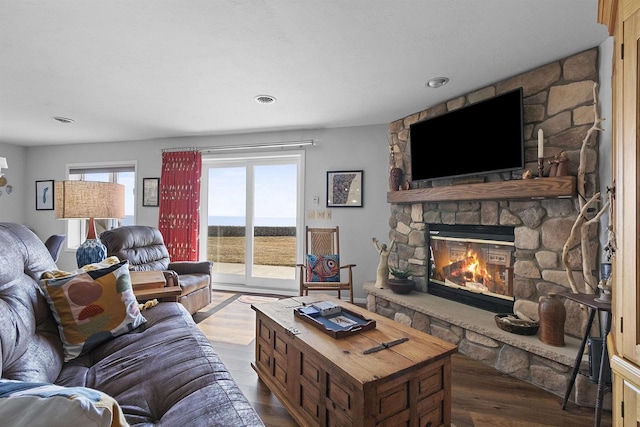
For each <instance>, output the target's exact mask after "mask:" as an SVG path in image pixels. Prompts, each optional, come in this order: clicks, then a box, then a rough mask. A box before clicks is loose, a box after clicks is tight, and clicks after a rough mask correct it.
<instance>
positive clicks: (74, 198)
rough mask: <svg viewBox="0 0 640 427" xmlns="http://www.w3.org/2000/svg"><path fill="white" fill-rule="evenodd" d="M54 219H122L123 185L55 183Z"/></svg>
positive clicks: (75, 182) (77, 182)
mask: <svg viewBox="0 0 640 427" xmlns="http://www.w3.org/2000/svg"><path fill="white" fill-rule="evenodd" d="M55 196H56V203H55V209H56V218H59V219H70V218H124V185H121V184H115V183H111V182H95V181H57V182H56V188H55Z"/></svg>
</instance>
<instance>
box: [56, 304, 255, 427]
mask: <svg viewBox="0 0 640 427" xmlns="http://www.w3.org/2000/svg"><path fill="white" fill-rule="evenodd" d="M144 315H145V318H146V319H147V322H146V323H144V324H143V325H142V326H140V327H139V328H137V329H135V330H134V331H132V332H130V333H129V334H126V335H122V336H120V337H118V338H116V339H114V340H111V341H107V342H104V343H103V344H102V345H100V346H98V347H96V348H95V349H94V350H93V351H91V353H89V354H85V355H81V356H79V357H77V358H75V359H73V360H71V361H70V362H68V363H65V365H64V367H63V369H62V372H61V373H60V377H59V378H58V379H57V380H56V384H60V385H65V386H85V387H90V388H97V389H100V390H102V391H104V392H105V393H107V394H109V395H110V396H112V397H114V398H115V399H116V400H117V401H118V403H119V404H120V406H121V407H122V409H123V411H124V412H125V416H126V417H127V420H128V421H129V423H130V424H132V425H137V424H140V425H154V424H158V425H166V426H193V427H199V426H208V427H211V426H236V425H237V426H240V425H251V426H262V425H263V424H262V422H261V420H260V418H259V417H258V416H257V414H256V413H255V411H254V409H253V408H252V407H251V405H250V403H249V402H248V401H247V399H246V397H244V395H243V394H242V391H241V390H240V388H239V387H238V385H237V384H236V383H235V381H234V380H233V378H232V377H231V374H230V372H229V371H228V369H227V368H226V366H225V365H224V364H223V362H222V360H221V359H220V357H219V356H218V354H217V353H216V352H215V350H214V349H213V347H212V346H211V344H210V343H209V341H208V340H207V338H206V337H205V336H204V334H203V333H202V331H200V329H199V328H198V325H196V323H195V322H194V321H193V318H192V317H191V315H190V314H189V312H188V311H187V310H186V309H185V308H184V306H182V305H181V304H179V303H175V302H161V303H160V304H158V305H157V306H155V307H152V308H149V309H147V310H145V311H144Z"/></svg>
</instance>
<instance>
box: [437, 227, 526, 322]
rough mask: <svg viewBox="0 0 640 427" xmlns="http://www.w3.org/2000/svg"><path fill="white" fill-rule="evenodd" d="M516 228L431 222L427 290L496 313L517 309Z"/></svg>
mask: <svg viewBox="0 0 640 427" xmlns="http://www.w3.org/2000/svg"><path fill="white" fill-rule="evenodd" d="M514 240H515V239H514V229H513V227H507V226H484V225H445V224H427V231H426V242H427V247H428V249H429V256H430V262H429V263H428V274H427V277H428V285H427V292H428V293H430V294H433V295H436V296H439V297H442V298H447V299H450V300H453V301H457V302H460V303H463V304H467V305H470V306H473V307H477V308H480V309H483V310H487V311H491V312H494V313H511V312H513V303H514V296H513V263H514V261H515V258H514V250H515V248H514Z"/></svg>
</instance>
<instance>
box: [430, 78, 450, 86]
mask: <svg viewBox="0 0 640 427" xmlns="http://www.w3.org/2000/svg"><path fill="white" fill-rule="evenodd" d="M447 83H449V79H448V78H447V77H436V78H435V79H431V80H429V81H428V82H427V83H426V84H425V86H426V87H430V88H433V89H436V88H439V87H441V86H444V85H446V84H447Z"/></svg>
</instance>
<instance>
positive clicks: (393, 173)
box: [389, 167, 404, 191]
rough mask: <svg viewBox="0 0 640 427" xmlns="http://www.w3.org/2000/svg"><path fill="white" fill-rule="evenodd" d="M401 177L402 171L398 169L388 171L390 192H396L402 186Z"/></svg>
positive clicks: (402, 175)
mask: <svg viewBox="0 0 640 427" xmlns="http://www.w3.org/2000/svg"><path fill="white" fill-rule="evenodd" d="M403 177H404V172H402V169H400V168H398V167H393V168H391V170H390V171H389V189H390V190H391V191H398V190H399V189H400V186H401V185H402V178H403Z"/></svg>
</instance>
